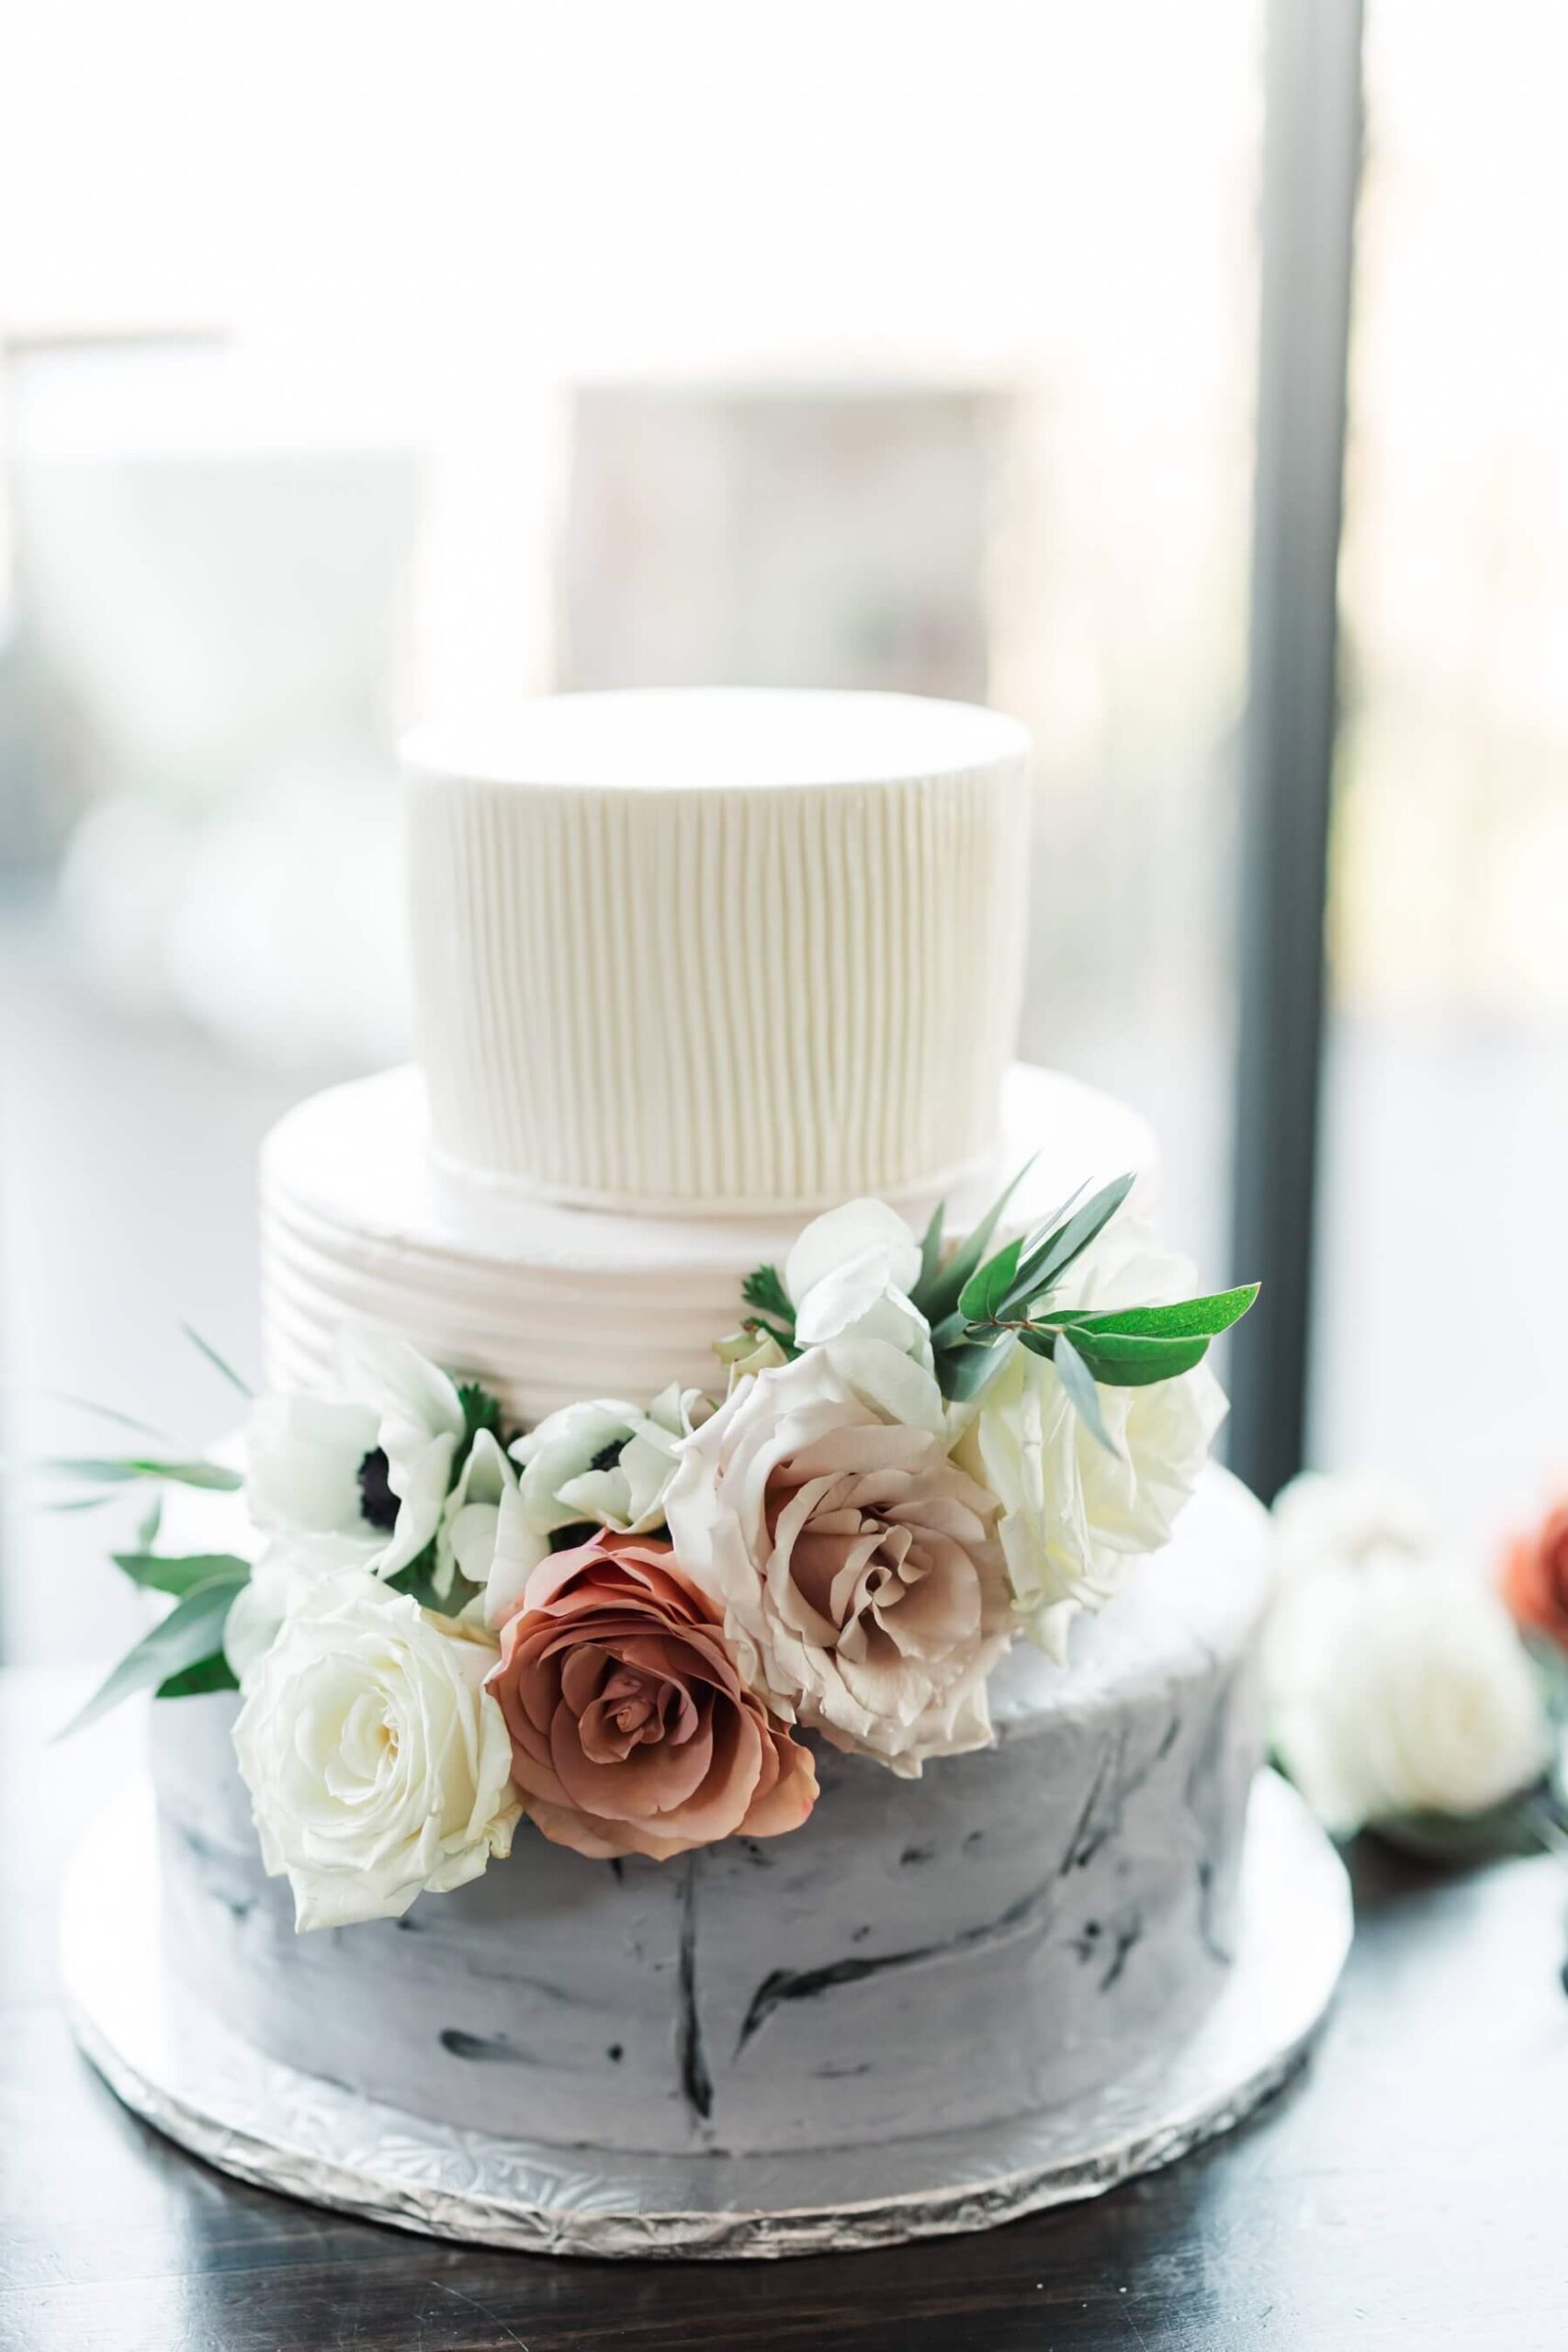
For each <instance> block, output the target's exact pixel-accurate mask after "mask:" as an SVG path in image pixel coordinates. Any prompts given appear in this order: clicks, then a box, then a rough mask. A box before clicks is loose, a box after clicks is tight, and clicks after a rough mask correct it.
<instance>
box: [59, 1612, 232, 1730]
mask: <svg viewBox="0 0 1568 2352" xmlns="http://www.w3.org/2000/svg"><path fill="white" fill-rule="evenodd" d="M244 1581H245V1578H244V1577H243V1575H235V1574H226V1575H223V1576H217V1577H210V1578H209V1580H208V1582H207V1583H205V1584H198V1585H195V1586H193V1587H192V1589H191V1590H190V1591H189V1592H187V1593H186V1596H185V1598H184V1600H179V1601H176V1602H175V1606H174V1608H173V1609H171V1610H170V1611H169V1613H168V1615H167V1616H166V1617H165V1618H164V1620H163V1621H162V1623H159V1624H156V1625H154V1626H153V1628H152V1632H151V1633H150V1634H145V1635H143V1637H142V1639H141V1641H139V1642H138V1643H137V1645H136V1646H135V1648H134V1649H130V1650H127V1652H126V1654H125V1656H124V1657H122V1658H121V1659H120V1661H119V1664H118V1666H117V1667H116V1668H114V1669H113V1671H112V1672H111V1673H110V1674H109V1675H108V1676H107V1678H106V1679H105V1680H104V1681H103V1682H101V1683H100V1684H99V1685H98V1688H97V1689H96V1691H94V1693H93V1695H92V1697H91V1698H90V1699H89V1700H88V1702H87V1703H86V1705H85V1707H83V1708H82V1709H81V1710H80V1712H79V1713H76V1714H74V1715H73V1717H72V1719H71V1721H70V1722H69V1723H68V1724H65V1726H64V1728H63V1729H62V1730H61V1731H58V1732H56V1734H55V1737H56V1739H64V1738H66V1737H67V1736H69V1735H70V1734H71V1733H72V1732H73V1731H81V1730H82V1729H83V1728H84V1727H85V1725H86V1724H90V1723H96V1721H97V1719H98V1717H99V1716H100V1715H103V1714H107V1713H108V1710H109V1709H110V1708H111V1707H117V1706H118V1704H119V1702H120V1701H121V1700H122V1699H129V1698H130V1696H131V1694H132V1692H133V1691H148V1690H156V1689H157V1688H158V1687H159V1685H160V1684H162V1683H164V1682H166V1681H167V1680H168V1679H170V1677H171V1676H173V1675H176V1674H180V1673H183V1672H184V1671H185V1669H186V1667H191V1666H199V1665H200V1663H201V1662H202V1660H203V1659H204V1658H209V1657H211V1656H212V1653H213V1651H214V1650H215V1649H217V1648H219V1647H220V1645H221V1643H222V1639H223V1626H224V1622H225V1620H226V1619H227V1617H228V1614H229V1608H230V1604H231V1601H232V1600H233V1598H234V1595H235V1594H236V1593H237V1592H238V1591H239V1589H240V1588H241V1586H242V1585H243V1583H244Z"/></svg>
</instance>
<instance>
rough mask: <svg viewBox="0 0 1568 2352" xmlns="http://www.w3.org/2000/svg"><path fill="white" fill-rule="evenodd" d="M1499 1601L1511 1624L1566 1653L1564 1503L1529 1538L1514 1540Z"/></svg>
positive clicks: (1567, 1509)
mask: <svg viewBox="0 0 1568 2352" xmlns="http://www.w3.org/2000/svg"><path fill="white" fill-rule="evenodd" d="M1503 1598H1504V1600H1506V1602H1507V1604H1508V1607H1509V1610H1510V1611H1511V1612H1512V1614H1513V1617H1514V1620H1515V1623H1517V1624H1519V1625H1522V1626H1524V1627H1525V1628H1526V1629H1527V1630H1528V1631H1529V1632H1530V1633H1535V1634H1546V1635H1547V1637H1548V1639H1549V1640H1551V1641H1554V1642H1556V1643H1557V1644H1558V1645H1559V1647H1560V1648H1562V1649H1565V1650H1568V1502H1561V1503H1559V1504H1558V1505H1557V1507H1556V1509H1555V1510H1551V1511H1549V1512H1548V1513H1547V1516H1546V1518H1545V1519H1544V1520H1543V1521H1542V1522H1541V1524H1540V1527H1538V1528H1537V1529H1536V1530H1535V1531H1534V1532H1533V1533H1532V1534H1529V1535H1519V1536H1517V1537H1516V1538H1515V1540H1514V1542H1513V1543H1512V1544H1510V1546H1509V1548H1508V1553H1507V1556H1506V1559H1505V1561H1504V1563H1503Z"/></svg>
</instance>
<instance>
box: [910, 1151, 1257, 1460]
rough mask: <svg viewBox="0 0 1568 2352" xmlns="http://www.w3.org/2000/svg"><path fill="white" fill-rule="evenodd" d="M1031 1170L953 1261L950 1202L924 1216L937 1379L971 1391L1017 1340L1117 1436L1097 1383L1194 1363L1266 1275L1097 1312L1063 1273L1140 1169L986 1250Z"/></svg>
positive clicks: (1152, 1378)
mask: <svg viewBox="0 0 1568 2352" xmlns="http://www.w3.org/2000/svg"><path fill="white" fill-rule="evenodd" d="M1025 1172H1026V1171H1025V1170H1020V1171H1019V1175H1018V1176H1015V1177H1014V1179H1013V1181H1012V1182H1011V1183H1010V1185H1009V1186H1008V1188H1007V1190H1006V1192H1004V1193H1002V1195H1001V1197H1000V1199H999V1200H998V1202H997V1203H996V1204H995V1205H994V1206H993V1207H992V1208H991V1209H990V1210H989V1211H988V1213H987V1216H984V1217H982V1218H981V1220H980V1223H979V1224H978V1225H977V1226H976V1228H975V1230H974V1232H973V1233H972V1234H971V1235H970V1236H969V1238H968V1240H967V1241H966V1242H965V1243H964V1248H963V1249H962V1250H959V1251H958V1252H957V1253H956V1254H955V1255H954V1257H953V1259H952V1260H951V1261H948V1262H946V1263H943V1261H942V1219H943V1215H944V1212H943V1209H942V1207H941V1206H939V1207H938V1208H937V1209H936V1211H935V1212H934V1214H933V1216H932V1217H931V1224H930V1225H929V1226H928V1227H927V1228H926V1235H925V1239H924V1241H923V1243H922V1245H921V1250H920V1277H919V1282H918V1283H916V1286H915V1290H914V1293H913V1297H914V1303H915V1305H916V1306H918V1307H919V1309H920V1311H921V1313H922V1314H923V1315H924V1316H925V1317H926V1318H927V1320H928V1321H929V1322H930V1323H931V1348H932V1352H933V1354H934V1356H935V1359H936V1374H937V1380H938V1382H939V1384H940V1385H941V1388H942V1395H943V1396H944V1397H952V1398H954V1399H956V1400H957V1401H959V1402H964V1401H966V1400H967V1399H968V1398H970V1397H974V1396H976V1395H977V1394H978V1392H979V1390H980V1389H981V1388H982V1387H983V1386H984V1385H985V1383H986V1382H987V1380H988V1379H989V1377H990V1375H991V1374H992V1373H993V1372H994V1371H995V1369H996V1365H997V1351H998V1349H999V1348H1000V1347H1001V1346H1002V1345H1003V1344H1004V1342H1006V1341H1007V1340H1017V1342H1018V1344H1019V1345H1020V1346H1021V1347H1023V1348H1027V1349H1028V1350H1029V1351H1030V1353H1031V1354H1032V1355H1037V1356H1043V1357H1044V1358H1045V1359H1046V1361H1047V1362H1049V1363H1054V1364H1055V1368H1056V1372H1057V1374H1058V1376H1059V1377H1060V1379H1061V1383H1062V1385H1063V1387H1064V1388H1065V1389H1066V1393H1067V1396H1068V1397H1069V1399H1070V1400H1071V1402H1072V1404H1073V1406H1074V1408H1075V1409H1076V1410H1077V1412H1078V1413H1079V1414H1080V1415H1081V1417H1082V1419H1084V1421H1085V1422H1086V1423H1087V1424H1088V1426H1089V1428H1090V1429H1091V1430H1093V1432H1094V1434H1095V1436H1096V1437H1097V1438H1099V1439H1100V1442H1101V1443H1102V1444H1104V1445H1107V1446H1109V1445H1111V1436H1110V1433H1109V1431H1108V1430H1107V1429H1106V1426H1105V1418H1104V1415H1103V1413H1102V1412H1101V1410H1100V1401H1099V1397H1098V1396H1097V1394H1096V1390H1097V1389H1098V1388H1100V1387H1106V1388H1144V1387H1147V1386H1149V1385H1152V1384H1153V1383H1154V1382H1156V1381H1160V1380H1174V1379H1175V1378H1176V1377H1177V1375H1178V1374H1179V1373H1183V1372H1190V1371H1191V1369H1192V1367H1193V1365H1194V1364H1196V1363H1201V1361H1202V1359H1203V1357H1204V1355H1205V1354H1206V1353H1207V1351H1208V1347H1209V1342H1210V1341H1211V1340H1213V1339H1215V1338H1217V1337H1218V1335H1219V1334H1220V1332H1222V1331H1226V1330H1228V1329H1230V1327H1231V1325H1232V1324H1233V1323H1235V1322H1238V1321H1239V1320H1240V1318H1241V1317H1242V1316H1244V1315H1245V1314H1246V1313H1247V1308H1248V1307H1249V1306H1251V1305H1252V1302H1253V1300H1254V1299H1255V1298H1256V1297H1257V1295H1258V1284H1257V1283H1243V1284H1241V1285H1240V1286H1239V1287H1238V1288H1236V1289H1234V1290H1224V1291H1214V1292H1211V1293H1210V1294H1209V1295H1207V1296H1204V1297H1201V1298H1186V1299H1180V1300H1178V1301H1176V1302H1174V1303H1173V1304H1171V1305H1169V1306H1122V1307H1112V1308H1110V1309H1108V1310H1104V1311H1101V1312H1096V1311H1094V1310H1093V1309H1091V1308H1087V1307H1079V1306H1059V1305H1055V1304H1054V1303H1053V1301H1054V1298H1055V1294H1056V1292H1057V1291H1058V1290H1059V1288H1060V1286H1061V1283H1062V1280H1063V1277H1064V1276H1065V1275H1066V1273H1067V1272H1068V1271H1069V1270H1070V1269H1071V1268H1072V1267H1073V1266H1074V1265H1076V1264H1077V1261H1078V1260H1079V1259H1080V1258H1081V1257H1082V1256H1083V1254H1084V1252H1085V1250H1088V1249H1089V1246H1090V1244H1091V1243H1092V1242H1094V1241H1096V1240H1098V1239H1099V1238H1100V1234H1101V1233H1103V1232H1104V1230H1105V1228H1106V1227H1107V1226H1108V1225H1109V1224H1110V1223H1111V1218H1112V1217H1113V1216H1115V1215H1116V1213H1117V1211H1118V1210H1119V1209H1120V1208H1121V1206H1122V1203H1123V1202H1124V1201H1125V1199H1126V1197H1127V1195H1128V1193H1130V1192H1131V1191H1132V1189H1133V1184H1134V1178H1133V1176H1132V1175H1131V1174H1128V1175H1124V1176H1118V1177H1117V1178H1116V1179H1115V1180H1114V1182H1111V1183H1109V1184H1104V1185H1102V1186H1101V1187H1100V1190H1099V1191H1098V1192H1097V1193H1093V1194H1091V1195H1090V1197H1089V1199H1088V1200H1087V1201H1085V1200H1083V1199H1082V1197H1081V1194H1082V1189H1083V1188H1082V1187H1080V1188H1079V1191H1078V1193H1074V1194H1072V1195H1071V1196H1070V1197H1069V1198H1068V1199H1067V1200H1066V1201H1064V1202H1063V1203H1062V1204H1061V1205H1060V1207H1058V1208H1056V1209H1055V1210H1054V1211H1053V1212H1052V1214H1051V1216H1048V1217H1047V1218H1045V1219H1044V1221H1043V1223H1042V1224H1040V1225H1038V1226H1036V1227H1033V1228H1032V1230H1031V1231H1029V1232H1026V1233H1022V1234H1020V1235H1018V1236H1017V1237H1016V1238H1014V1239H1013V1240H1011V1241H1009V1242H1006V1243H1004V1245H1003V1246H1002V1248H1001V1249H999V1250H997V1251H996V1252H995V1253H994V1254H993V1255H991V1256H988V1257H987V1254H986V1253H987V1250H988V1249H989V1246H990V1243H991V1240H992V1238H993V1236H994V1235H995V1232H996V1229H997V1226H998V1222H999V1221H1000V1218H1001V1216H1002V1212H1003V1211H1004V1210H1005V1208H1006V1207H1007V1204H1008V1202H1009V1201H1010V1199H1011V1197H1012V1194H1013V1193H1014V1191H1015V1190H1016V1188H1017V1186H1018V1184H1019V1182H1020V1181H1021V1177H1022V1175H1023V1174H1024V1173H1025Z"/></svg>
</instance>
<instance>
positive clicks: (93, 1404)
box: [48, 1388, 174, 1445]
mask: <svg viewBox="0 0 1568 2352" xmlns="http://www.w3.org/2000/svg"><path fill="white" fill-rule="evenodd" d="M48 1393H49V1394H50V1396H51V1397H53V1399H54V1401H55V1403H56V1404H57V1405H70V1406H73V1408H75V1410H76V1411H77V1412H79V1413H92V1414H95V1415H96V1417H97V1419H99V1420H100V1421H113V1422H114V1424H115V1426H116V1428H117V1429H122V1430H134V1431H135V1432H136V1435H137V1436H138V1437H155V1438H156V1439H157V1441H158V1442H159V1444H160V1445H168V1444H171V1443H173V1442H174V1441H173V1440H172V1439H171V1438H170V1436H169V1432H168V1430H158V1429H154V1428H153V1426H152V1422H151V1421H139V1420H138V1419H137V1418H136V1416H135V1414H134V1413H122V1412H121V1411H120V1410H119V1408H118V1406H115V1405H100V1404H99V1403H98V1400H97V1398H96V1397H77V1396H74V1395H73V1394H72V1392H71V1391H70V1390H69V1389H67V1388H51V1390H50V1391H49V1392H48Z"/></svg>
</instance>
